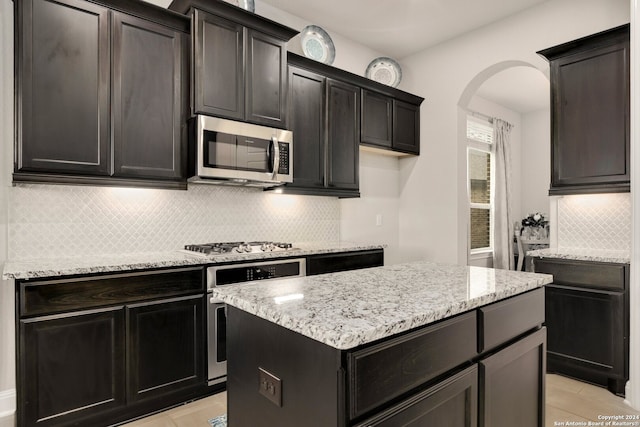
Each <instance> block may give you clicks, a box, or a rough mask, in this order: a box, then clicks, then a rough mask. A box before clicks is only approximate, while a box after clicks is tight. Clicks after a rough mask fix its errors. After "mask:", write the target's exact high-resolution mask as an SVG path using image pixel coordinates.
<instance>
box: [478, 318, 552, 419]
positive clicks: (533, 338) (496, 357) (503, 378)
mask: <svg viewBox="0 0 640 427" xmlns="http://www.w3.org/2000/svg"><path fill="white" fill-rule="evenodd" d="M545 347H546V329H545V328H542V329H540V330H538V331H537V332H534V333H533V334H531V335H528V336H526V337H525V338H523V339H521V340H520V341H517V342H515V343H514V344H511V345H510V346H509V347H507V348H505V349H504V350H501V351H499V352H497V353H495V354H493V355H492V356H490V357H487V358H486V359H484V360H482V361H481V362H480V401H479V412H480V416H479V419H480V422H479V425H480V427H512V426H520V427H544V425H545V419H544V409H545V408H544V405H545V394H544V393H545V391H544V390H545V385H544V380H545V373H546V366H545V362H546V358H545V350H546V348H545Z"/></svg>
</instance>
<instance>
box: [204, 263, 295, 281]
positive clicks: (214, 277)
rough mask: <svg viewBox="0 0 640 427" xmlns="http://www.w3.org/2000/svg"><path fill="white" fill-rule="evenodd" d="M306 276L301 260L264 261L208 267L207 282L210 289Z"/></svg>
mask: <svg viewBox="0 0 640 427" xmlns="http://www.w3.org/2000/svg"><path fill="white" fill-rule="evenodd" d="M305 274H306V262H305V259H303V258H297V259H289V260H280V261H266V262H260V263H250V264H235V265H225V266H221V267H209V268H208V269H207V276H208V277H207V281H208V286H209V287H210V288H212V287H216V286H225V285H231V284H234V283H243V282H253V281H255V280H269V279H280V278H284V277H298V276H304V275H305Z"/></svg>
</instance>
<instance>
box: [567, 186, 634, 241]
mask: <svg viewBox="0 0 640 427" xmlns="http://www.w3.org/2000/svg"><path fill="white" fill-rule="evenodd" d="M558 247H560V248H584V249H605V250H623V251H628V250H631V194H629V193H619V194H590V195H581V196H564V197H560V198H559V199H558Z"/></svg>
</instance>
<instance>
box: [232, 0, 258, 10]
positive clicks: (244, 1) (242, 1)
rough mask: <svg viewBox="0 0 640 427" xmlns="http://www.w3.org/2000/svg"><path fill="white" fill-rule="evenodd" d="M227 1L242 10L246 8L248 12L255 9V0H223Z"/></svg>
mask: <svg viewBox="0 0 640 427" xmlns="http://www.w3.org/2000/svg"><path fill="white" fill-rule="evenodd" d="M225 1H226V2H227V3H231V4H232V5H234V6H238V7H239V8H242V9H244V10H248V11H249V12H252V13H253V12H255V11H256V4H255V0H225Z"/></svg>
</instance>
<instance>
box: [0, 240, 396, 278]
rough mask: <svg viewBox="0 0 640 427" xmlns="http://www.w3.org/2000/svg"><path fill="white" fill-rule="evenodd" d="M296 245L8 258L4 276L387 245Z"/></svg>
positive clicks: (105, 270)
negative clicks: (260, 249) (227, 250)
mask: <svg viewBox="0 0 640 427" xmlns="http://www.w3.org/2000/svg"><path fill="white" fill-rule="evenodd" d="M294 247H295V249H293V250H289V251H282V252H262V253H248V254H232V253H229V254H223V255H215V256H204V255H199V254H196V253H194V252H188V251H180V250H175V251H165V252H143V253H123V254H116V255H87V256H77V257H60V258H44V259H33V260H8V261H6V262H5V265H4V271H3V274H2V279H3V280H9V279H21V280H26V279H36V278H43V277H59V276H70V275H83V274H95V273H112V272H127V271H133V270H144V269H152V268H162V267H185V266H196V265H208V264H220V263H228V262H242V261H251V260H260V259H273V258H284V257H298V256H309V255H316V254H327V253H339V252H350V251H360V250H369V249H384V248H385V247H386V245H379V244H368V243H351V242H310V243H300V244H295V245H294Z"/></svg>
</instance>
